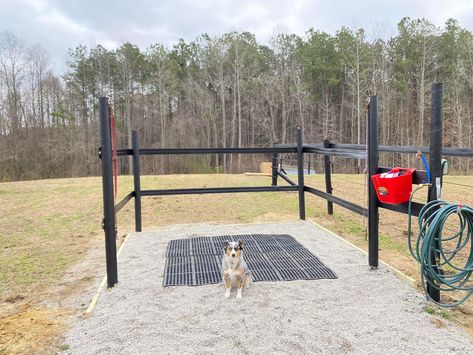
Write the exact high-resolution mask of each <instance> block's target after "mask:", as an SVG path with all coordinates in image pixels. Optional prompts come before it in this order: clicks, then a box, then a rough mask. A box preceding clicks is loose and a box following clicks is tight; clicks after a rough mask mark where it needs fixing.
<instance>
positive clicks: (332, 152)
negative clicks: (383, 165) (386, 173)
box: [303, 144, 367, 159]
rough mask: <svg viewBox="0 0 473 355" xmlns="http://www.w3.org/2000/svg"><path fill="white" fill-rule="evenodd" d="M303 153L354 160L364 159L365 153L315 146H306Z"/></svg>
mask: <svg viewBox="0 0 473 355" xmlns="http://www.w3.org/2000/svg"><path fill="white" fill-rule="evenodd" d="M303 151H304V153H316V154H321V155H328V156H339V157H345V158H354V159H366V156H367V154H366V152H363V151H361V150H356V149H347V148H332V147H330V148H324V147H323V146H320V145H317V144H306V145H305V146H304V149H303Z"/></svg>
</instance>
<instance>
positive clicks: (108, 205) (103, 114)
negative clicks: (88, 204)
mask: <svg viewBox="0 0 473 355" xmlns="http://www.w3.org/2000/svg"><path fill="white" fill-rule="evenodd" d="M99 110H100V139H101V143H102V146H101V158H102V189H103V215H104V217H103V229H104V231H105V257H106V263H107V284H108V287H113V285H115V284H116V283H117V282H118V272H117V245H116V233H117V232H116V230H115V205H114V204H115V199H114V195H113V193H114V192H113V168H112V141H111V133H110V121H109V111H108V98H106V97H101V98H100V106H99Z"/></svg>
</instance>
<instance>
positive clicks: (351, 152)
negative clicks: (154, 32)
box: [117, 144, 473, 159]
mask: <svg viewBox="0 0 473 355" xmlns="http://www.w3.org/2000/svg"><path fill="white" fill-rule="evenodd" d="M364 150H366V146H365V145H364V144H330V147H329V148H324V147H323V145H321V144H305V145H304V147H303V152H304V153H316V154H321V155H329V156H339V157H346V158H354V159H365V158H366V152H363V151H364ZM419 150H421V151H422V153H424V154H429V152H430V149H429V147H413V146H389V145H380V146H379V151H380V152H387V153H405V154H416V153H417V152H418V151H419ZM296 152H297V147H296V145H295V144H277V145H275V146H274V147H255V148H146V149H140V155H177V154H269V153H296ZM132 154H133V151H132V149H118V150H117V155H118V156H126V155H132ZM442 155H443V156H451V157H470V158H473V148H452V147H443V148H442Z"/></svg>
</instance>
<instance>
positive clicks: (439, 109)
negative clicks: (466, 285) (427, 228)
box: [427, 83, 443, 302]
mask: <svg viewBox="0 0 473 355" xmlns="http://www.w3.org/2000/svg"><path fill="white" fill-rule="evenodd" d="M442 115H443V84H442V83H435V84H433V85H432V121H431V123H430V179H431V181H430V183H431V184H432V185H431V186H430V187H429V193H428V201H429V202H430V201H433V200H436V199H438V198H439V193H440V189H441V180H442V144H443V143H442V133H443V131H442ZM434 245H435V249H436V250H439V240H438V239H437V238H436V239H435V243H434ZM436 250H432V251H431V254H430V260H431V263H432V265H436V262H435V260H436V259H437V256H438V252H437V251H436ZM434 270H435V272H438V269H437V267H434ZM429 282H430V283H435V281H433V280H428V282H427V292H428V294H429V296H430V297H431V298H432V299H433V300H434V301H437V302H440V291H439V290H438V289H436V288H435V287H433V286H431V285H430V284H429Z"/></svg>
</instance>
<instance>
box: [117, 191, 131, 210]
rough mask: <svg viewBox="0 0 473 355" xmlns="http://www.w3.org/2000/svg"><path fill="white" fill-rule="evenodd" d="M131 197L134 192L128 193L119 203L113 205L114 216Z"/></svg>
mask: <svg viewBox="0 0 473 355" xmlns="http://www.w3.org/2000/svg"><path fill="white" fill-rule="evenodd" d="M133 197H135V191H132V192H130V193H129V194H128V195H126V196H125V197H124V198H123V199H122V200H121V201H120V202H118V203H117V204H116V205H115V214H117V213H118V212H119V211H120V210H121V209H122V208H123V207H124V206H125V205H126V204H127V203H128V201H130V200H131V199H132V198H133Z"/></svg>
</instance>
